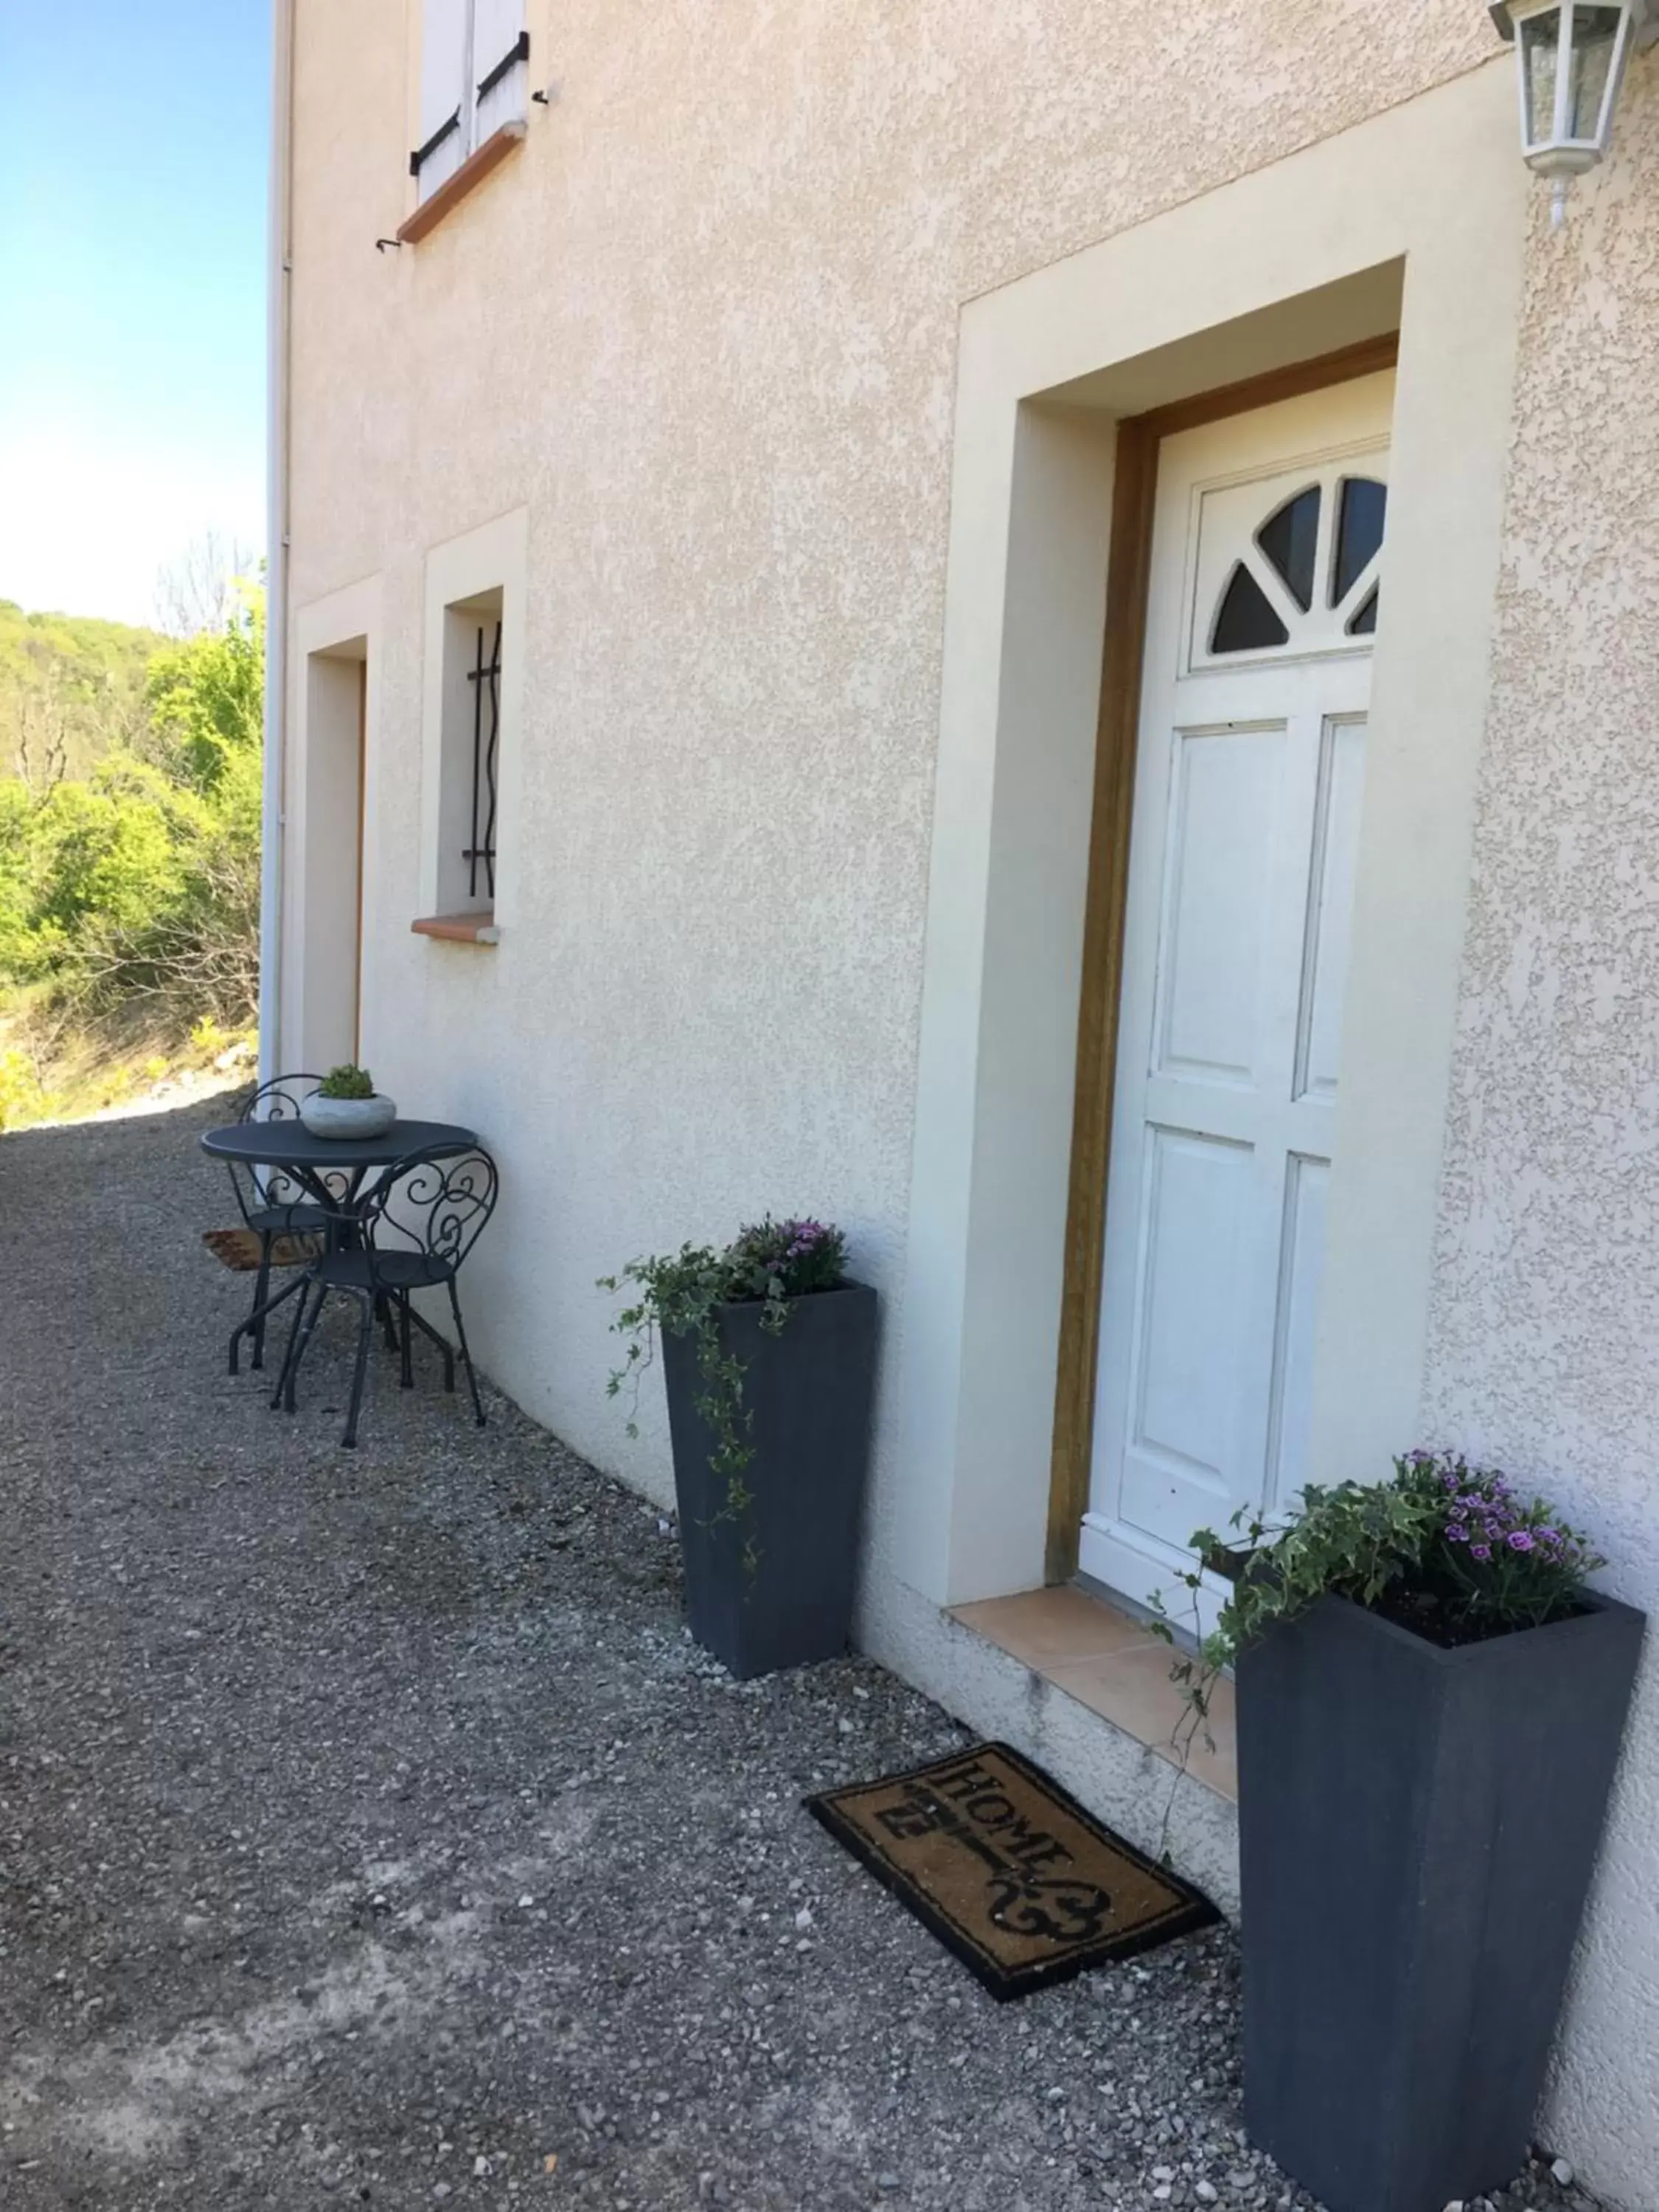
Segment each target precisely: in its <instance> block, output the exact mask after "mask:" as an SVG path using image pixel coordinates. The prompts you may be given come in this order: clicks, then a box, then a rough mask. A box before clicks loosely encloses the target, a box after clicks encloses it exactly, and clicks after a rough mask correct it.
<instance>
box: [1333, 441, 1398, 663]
mask: <svg viewBox="0 0 1659 2212" xmlns="http://www.w3.org/2000/svg"><path fill="white" fill-rule="evenodd" d="M1388 503H1389V487H1388V486H1387V484H1381V483H1377V481H1376V478H1375V477H1344V478H1343V479H1342V496H1341V499H1340V501H1339V503H1338V506H1337V510H1336V566H1335V568H1334V570H1333V571H1332V575H1331V605H1333V606H1340V605H1341V604H1342V602H1343V600H1344V599H1346V598H1347V596H1348V593H1349V592H1351V591H1352V589H1353V587H1354V585H1355V584H1356V583H1357V582H1358V580H1359V575H1360V572H1361V571H1362V570H1363V569H1364V567H1365V565H1366V563H1367V562H1369V561H1370V559H1371V557H1372V556H1373V555H1374V554H1375V553H1376V549H1377V547H1378V546H1379V545H1380V544H1382V543H1383V514H1384V512H1385V510H1386V508H1387V507H1388ZM1353 627H1354V625H1353V624H1352V623H1349V625H1348V628H1349V629H1352V628H1353Z"/></svg>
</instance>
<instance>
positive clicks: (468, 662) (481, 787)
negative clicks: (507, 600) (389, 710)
mask: <svg viewBox="0 0 1659 2212" xmlns="http://www.w3.org/2000/svg"><path fill="white" fill-rule="evenodd" d="M439 779H440V783H439V795H438V837H439V848H438V904H439V907H440V909H441V911H442V912H443V913H444V914H446V915H468V914H477V915H489V914H491V913H493V912H494V910H495V848H496V841H497V836H498V832H499V829H500V822H501V592H480V593H479V594H478V595H477V597H476V598H473V599H461V600H457V601H456V603H455V604H454V605H453V606H448V607H446V608H445V609H444V671H443V706H442V725H441V754H440V769H439Z"/></svg>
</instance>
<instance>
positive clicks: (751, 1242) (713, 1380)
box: [599, 1216, 847, 1573]
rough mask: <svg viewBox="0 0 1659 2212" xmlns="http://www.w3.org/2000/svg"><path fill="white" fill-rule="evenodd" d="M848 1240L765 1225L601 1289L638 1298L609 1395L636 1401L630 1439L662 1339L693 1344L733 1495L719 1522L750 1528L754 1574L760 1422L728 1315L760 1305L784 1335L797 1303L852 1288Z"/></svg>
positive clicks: (624, 1274)
mask: <svg viewBox="0 0 1659 2212" xmlns="http://www.w3.org/2000/svg"><path fill="white" fill-rule="evenodd" d="M846 1267H847V1240H846V1238H845V1237H843V1236H842V1232H841V1231H840V1230H839V1229H833V1228H830V1227H829V1226H828V1225H826V1224H825V1223H823V1222H821V1221H805V1220H796V1221H774V1220H773V1219H772V1218H771V1217H770V1216H768V1217H767V1218H766V1219H765V1220H764V1221H759V1222H755V1223H752V1224H751V1225H750V1226H749V1227H748V1228H746V1229H741V1230H739V1231H738V1234H737V1236H736V1237H734V1238H733V1239H732V1243H729V1244H726V1245H723V1246H715V1245H712V1244H683V1245H682V1246H681V1247H680V1249H679V1250H678V1252H676V1253H673V1254H671V1255H667V1256H657V1257H653V1258H650V1259H644V1260H632V1261H629V1264H628V1265H627V1267H624V1268H623V1269H622V1271H621V1272H620V1273H618V1274H615V1275H604V1276H601V1277H600V1279H599V1288H600V1289H601V1290H602V1291H611V1292H613V1293H615V1292H623V1291H633V1292H634V1293H635V1296H634V1297H633V1298H632V1299H631V1301H630V1303H629V1304H627V1305H625V1306H624V1307H623V1310H622V1311H621V1312H620V1313H619V1314H617V1316H616V1319H615V1320H614V1321H613V1322H611V1327H612V1328H613V1329H615V1330H616V1332H617V1334H619V1335H621V1336H623V1337H625V1338H626V1339H627V1340H628V1349H627V1352H626V1354H625V1356H624V1358H623V1363H622V1364H621V1366H620V1367H617V1368H616V1369H614V1370H612V1372H611V1376H610V1378H609V1380H608V1381H607V1383H606V1384H605V1391H606V1395H608V1396H610V1397H612V1398H614V1397H616V1396H617V1395H619V1394H620V1393H621V1392H622V1391H623V1389H627V1390H628V1391H629V1394H630V1395H629V1414H628V1433H629V1436H630V1437H632V1436H637V1435H638V1434H639V1423H638V1419H637V1414H638V1407H639V1394H640V1386H641V1383H642V1381H643V1379H644V1376H645V1373H646V1370H647V1368H648V1367H649V1366H650V1364H651V1362H652V1359H653V1356H654V1352H655V1348H656V1340H657V1336H658V1334H659V1332H663V1333H665V1334H668V1335H670V1336H688V1337H690V1338H691V1339H692V1340H693V1343H694V1346H695V1348H696V1358H697V1376H698V1381H699V1383H700V1385H701V1388H700V1390H699V1393H698V1395H697V1398H696V1409H697V1412H698V1413H700V1414H701V1415H702V1419H703V1420H704V1422H705V1423H706V1424H707V1425H708V1431H709V1434H710V1435H711V1436H712V1437H713V1438H714V1448H713V1449H712V1450H711V1451H710V1453H709V1455H708V1464H709V1467H710V1468H711V1469H712V1470H713V1471H714V1474H715V1475H716V1476H717V1477H719V1478H720V1480H722V1481H723V1483H724V1485H725V1495H724V1498H723V1500H722V1503H721V1505H720V1511H719V1513H718V1514H717V1515H716V1516H715V1519H716V1521H728V1520H729V1521H733V1522H737V1523H738V1524H739V1525H740V1526H744V1567H745V1570H746V1571H748V1572H750V1573H752V1572H753V1571H754V1570H755V1569H756V1567H757V1565H759V1553H758V1550H757V1543H756V1538H755V1534H754V1531H753V1529H752V1528H750V1527H747V1526H746V1525H744V1524H746V1523H747V1521H748V1515H749V1509H750V1506H751V1505H752V1504H753V1503H754V1498H753V1493H752V1492H750V1488H749V1484H748V1480H747V1478H748V1473H749V1468H750V1465H751V1464H752V1462H753V1461H754V1456H755V1446H754V1440H753V1435H752V1430H753V1415H752V1413H750V1410H749V1408H748V1407H746V1406H745V1405H744V1395H743V1386H744V1376H745V1375H746V1374H747V1372H748V1369H747V1365H746V1364H745V1362H744V1361H743V1360H741V1359H739V1358H738V1357H737V1355H736V1354H735V1353H732V1352H727V1351H726V1348H725V1346H723V1345H722V1343H721V1341H720V1328H719V1323H718V1319H717V1316H718V1314H719V1311H720V1308H721V1307H722V1306H726V1305H738V1304H756V1303H757V1304H760V1306H761V1307H762V1313H761V1316H760V1325H761V1327H762V1328H763V1329H764V1330H765V1331H766V1332H767V1334H769V1335H771V1336H776V1335H778V1334H780V1333H781V1331H782V1329H783V1328H784V1327H785V1325H786V1324H787V1322H788V1319H789V1315H790V1311H791V1309H792V1306H793V1302H794V1300H796V1299H797V1298H801V1297H811V1295H812V1294H813V1293H815V1292H817V1291H833V1290H836V1289H838V1288H839V1287H840V1285H841V1284H842V1282H843V1281H844V1280H845V1279H846Z"/></svg>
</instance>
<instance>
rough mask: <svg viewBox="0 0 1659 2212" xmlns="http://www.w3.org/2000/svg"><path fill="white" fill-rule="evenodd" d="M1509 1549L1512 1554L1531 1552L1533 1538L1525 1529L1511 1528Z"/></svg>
mask: <svg viewBox="0 0 1659 2212" xmlns="http://www.w3.org/2000/svg"><path fill="white" fill-rule="evenodd" d="M1509 1547H1510V1551H1512V1552H1529V1551H1531V1549H1532V1538H1531V1536H1530V1535H1529V1534H1528V1533H1527V1531H1526V1530H1525V1529H1524V1528H1511V1529H1510V1534H1509Z"/></svg>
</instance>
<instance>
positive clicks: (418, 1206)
mask: <svg viewBox="0 0 1659 2212" xmlns="http://www.w3.org/2000/svg"><path fill="white" fill-rule="evenodd" d="M498 1187H499V1178H498V1176H497V1175H496V1172H495V1161H494V1160H493V1159H491V1158H490V1156H489V1153H488V1152H485V1151H484V1150H483V1148H482V1146H471V1147H470V1148H469V1149H468V1150H466V1151H465V1152H441V1151H439V1152H429V1151H428V1152H410V1153H408V1154H406V1155H405V1156H404V1158H402V1159H400V1160H398V1162H397V1163H396V1164H394V1165H393V1166H392V1167H389V1168H388V1169H387V1170H386V1172H385V1174H384V1175H383V1176H381V1178H380V1181H379V1182H377V1183H376V1184H375V1185H374V1188H373V1189H371V1190H369V1191H367V1192H365V1193H364V1194H362V1195H361V1196H360V1197H359V1198H358V1199H357V1200H356V1202H355V1205H354V1206H353V1209H352V1211H351V1213H350V1215H349V1222H350V1225H351V1227H352V1229H353V1230H354V1231H355V1234H354V1235H353V1236H351V1237H349V1238H347V1239H344V1240H342V1241H339V1242H333V1243H331V1244H330V1246H329V1249H327V1250H326V1251H325V1252H324V1253H323V1254H322V1255H321V1256H320V1257H319V1258H318V1259H317V1260H315V1261H313V1263H312V1265H311V1266H310V1267H308V1268H307V1271H306V1274H305V1279H304V1282H303V1285H302V1290H303V1291H304V1295H303V1296H302V1297H301V1300H300V1304H299V1306H298V1309H297V1310H296V1311H295V1316H294V1326H293V1328H292V1329H291V1330H290V1331H289V1342H288V1352H287V1354H286V1356H285V1358H284V1359H283V1371H282V1374H281V1376H279V1377H278V1379H277V1383H276V1391H275V1393H274V1394H273V1395H272V1398H271V1401H270V1402H271V1405H272V1406H273V1407H276V1406H277V1405H279V1404H280V1405H282V1406H284V1407H286V1408H287V1410H288V1411H289V1413H292V1412H293V1411H294V1386H295V1379H296V1377H297V1376H298V1374H299V1371H300V1363H301V1360H302V1359H303V1358H305V1356H306V1352H307V1348H308V1346H310V1343H311V1340H312V1337H313V1334H315V1332H316V1328H317V1323H318V1321H319V1317H320V1316H321V1314H322V1310H323V1308H324V1306H325V1304H327V1302H328V1298H329V1294H330V1293H331V1291H343V1292H345V1293H346V1294H347V1295H348V1296H349V1297H354V1298H356V1301H357V1303H358V1304H359V1306H360V1307H361V1308H362V1319H361V1321H360V1322H359V1324H358V1329H357V1358H356V1367H355V1369H354V1370H353V1373H352V1377H351V1403H350V1406H349V1408H348V1410H347V1413H346V1425H345V1433H344V1435H343V1437H341V1439H340V1442H341V1443H343V1445H345V1446H347V1447H348V1448H349V1447H351V1446H353V1445H355V1444H356V1441H357V1415H358V1413H359V1410H360V1409H361V1407H362V1397H363V1381H364V1377H365V1376H366V1375H367V1373H368V1347H369V1342H370V1340H371V1339H372V1337H373V1335H374V1316H375V1312H376V1310H377V1308H382V1309H389V1310H391V1311H392V1313H393V1314H395V1316H396V1319H397V1322H398V1356H399V1358H400V1360H401V1363H402V1372H401V1376H400V1378H399V1379H400V1381H401V1383H402V1386H403V1388H404V1389H405V1390H407V1389H410V1387H411V1385H412V1384H413V1383H414V1380H415V1375H414V1367H413V1360H412V1356H411V1355H412V1352H413V1332H414V1330H416V1329H419V1330H420V1331H421V1333H422V1335H423V1336H428V1337H429V1338H430V1339H431V1340H432V1341H433V1343H434V1344H435V1345H436V1346H437V1347H438V1349H439V1351H440V1352H441V1353H442V1354H443V1362H444V1388H445V1389H446V1390H453V1389H454V1388H455V1350H456V1349H459V1352H460V1355H461V1360H462V1364H464V1365H465V1369H466V1380H467V1387H468V1389H470V1390H471V1393H472V1411H473V1413H474V1414H475V1415H476V1416H477V1423H478V1426H479V1427H480V1428H483V1425H484V1409H483V1399H482V1398H481V1397H480V1396H479V1395H478V1378H477V1375H476V1374H475V1373H474V1371H473V1367H472V1354H471V1352H470V1351H469V1350H468V1348H467V1341H466V1327H465V1322H463V1321H462V1319H461V1301H460V1297H459V1293H458V1291H457V1290H456V1288H455V1278H456V1276H457V1275H458V1274H459V1273H460V1270H461V1263H462V1262H463V1261H464V1260H465V1258H466V1255H467V1254H468V1253H469V1252H470V1251H471V1249H472V1247H473V1246H474V1245H475V1244H476V1243H477V1241H478V1238H479V1237H481V1236H482V1235H483V1231H484V1229H485V1227H486V1226H487V1225H488V1223H489V1217H490V1215H491V1214H492V1213H493V1212H495V1198H496V1193H497V1189H498ZM343 1218H345V1217H342V1219H343ZM440 1287H441V1288H443V1289H445V1290H447V1291H448V1293H449V1310H450V1313H451V1314H452V1316H453V1318H454V1322H455V1346H454V1348H452V1347H451V1346H450V1344H449V1342H448V1340H447V1339H446V1338H445V1337H442V1336H441V1335H440V1334H439V1333H438V1331H437V1330H436V1329H435V1328H433V1327H432V1326H431V1324H430V1323H429V1322H428V1321H427V1320H426V1319H425V1318H424V1317H423V1316H422V1315H420V1314H418V1313H416V1310H415V1308H414V1306H413V1304H411V1298H412V1296H413V1293H414V1292H415V1291H422V1290H437V1289H439V1288H440ZM313 1290H314V1291H315V1296H314V1297H313V1296H312V1292H313Z"/></svg>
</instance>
